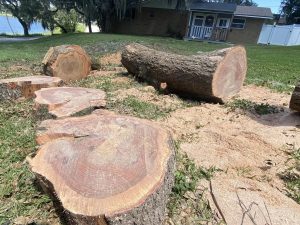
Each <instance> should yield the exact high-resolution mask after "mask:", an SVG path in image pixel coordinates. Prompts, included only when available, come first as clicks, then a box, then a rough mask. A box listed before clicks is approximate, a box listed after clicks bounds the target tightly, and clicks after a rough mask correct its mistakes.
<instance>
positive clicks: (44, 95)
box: [35, 87, 106, 118]
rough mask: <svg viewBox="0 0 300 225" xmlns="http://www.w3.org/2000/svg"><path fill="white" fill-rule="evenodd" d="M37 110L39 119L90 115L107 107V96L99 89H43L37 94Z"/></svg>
mask: <svg viewBox="0 0 300 225" xmlns="http://www.w3.org/2000/svg"><path fill="white" fill-rule="evenodd" d="M35 95H36V98H35V109H36V112H37V114H38V115H39V117H41V118H43V117H44V118H48V117H49V116H50V117H57V118H61V117H67V116H74V115H77V114H88V113H90V112H92V111H93V110H95V109H97V108H102V107H105V105H106V100H105V98H106V94H105V92H104V91H101V90H98V89H90V88H81V87H57V88H43V89H41V90H39V91H36V92H35Z"/></svg>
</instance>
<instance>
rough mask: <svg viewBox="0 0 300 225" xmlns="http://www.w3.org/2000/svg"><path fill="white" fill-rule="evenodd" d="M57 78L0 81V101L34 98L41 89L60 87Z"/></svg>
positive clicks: (61, 82) (18, 78) (26, 78)
mask: <svg viewBox="0 0 300 225" xmlns="http://www.w3.org/2000/svg"><path fill="white" fill-rule="evenodd" d="M62 85H63V81H62V80H61V79H60V78H58V77H49V76H28V77H16V78H11V79H3V80H0V93H1V94H0V100H15V99H18V98H20V97H25V98H31V97H34V92H35V91H37V90H40V89H41V88H47V87H58V86H62Z"/></svg>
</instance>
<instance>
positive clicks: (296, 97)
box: [290, 82, 300, 112]
mask: <svg viewBox="0 0 300 225" xmlns="http://www.w3.org/2000/svg"><path fill="white" fill-rule="evenodd" d="M290 109H292V110H296V111H298V112H300V82H299V83H298V85H296V87H295V90H294V92H293V94H292V98H291V101H290Z"/></svg>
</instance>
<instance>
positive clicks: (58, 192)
mask: <svg viewBox="0 0 300 225" xmlns="http://www.w3.org/2000/svg"><path fill="white" fill-rule="evenodd" d="M39 130H40V131H39V132H38V134H37V141H38V143H39V144H43V145H42V146H41V148H40V149H39V151H38V153H37V155H36V156H35V158H34V159H32V160H31V161H30V165H31V167H32V171H33V172H34V173H36V174H37V176H38V179H39V181H40V183H41V185H42V187H43V188H44V190H45V191H46V192H47V193H49V194H51V195H52V196H55V198H57V199H58V200H59V201H60V202H61V204H62V207H63V211H64V215H63V216H64V217H65V218H67V219H68V224H72V225H74V224H81V225H99V224H109V225H119V224H120V225H121V224H126V225H127V224H143V225H153V224H162V223H163V220H164V216H165V206H166V202H167V199H168V194H169V193H170V191H171V187H172V184H173V180H174V174H173V170H174V149H173V144H172V141H171V138H170V136H169V133H168V132H166V131H165V130H163V129H162V128H160V127H159V126H158V125H156V124H153V123H152V122H149V121H146V120H141V119H137V118H133V117H128V116H121V115H115V114H113V113H110V112H106V111H104V112H103V111H100V112H99V111H96V113H93V114H91V115H88V116H83V117H78V118H76V117H70V118H66V119H63V120H48V121H44V122H42V124H41V126H40V129H39Z"/></svg>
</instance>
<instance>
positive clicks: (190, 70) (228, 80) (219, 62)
mask: <svg viewBox="0 0 300 225" xmlns="http://www.w3.org/2000/svg"><path fill="white" fill-rule="evenodd" d="M122 63H123V65H124V66H125V67H126V69H127V70H128V72H129V73H132V74H134V75H135V76H136V77H137V78H140V79H142V80H145V81H147V82H149V83H150V84H152V85H153V86H154V87H156V88H159V87H160V84H161V83H166V85H167V88H168V90H169V91H171V92H175V93H178V94H180V95H183V96H186V97H195V98H199V99H204V100H209V101H213V102H224V101H226V100H227V99H228V98H229V97H231V96H233V95H235V94H236V93H238V92H239V90H240V88H241V87H242V85H243V82H244V79H245V76H246V72H247V57H246V51H245V49H244V48H243V47H241V46H237V47H232V48H226V49H222V50H217V51H214V52H210V53H203V54H200V55H196V56H182V55H176V54H171V53H166V52H161V51H157V50H153V49H150V48H147V47H145V46H142V45H139V44H132V45H128V46H126V47H125V49H124V50H123V52H122Z"/></svg>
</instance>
